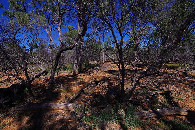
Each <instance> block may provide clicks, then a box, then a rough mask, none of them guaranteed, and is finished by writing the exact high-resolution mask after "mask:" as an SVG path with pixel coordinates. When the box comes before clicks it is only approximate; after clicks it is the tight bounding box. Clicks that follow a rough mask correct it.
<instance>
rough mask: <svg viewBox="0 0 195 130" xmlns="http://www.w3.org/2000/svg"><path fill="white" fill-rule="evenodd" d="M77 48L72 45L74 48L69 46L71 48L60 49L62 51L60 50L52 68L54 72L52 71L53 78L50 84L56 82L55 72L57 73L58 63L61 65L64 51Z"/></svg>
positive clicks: (63, 47) (51, 77)
mask: <svg viewBox="0 0 195 130" xmlns="http://www.w3.org/2000/svg"><path fill="white" fill-rule="evenodd" d="M74 47H75V45H72V46H69V47H65V46H62V47H60V49H59V50H58V52H57V54H56V56H55V59H54V65H53V67H52V70H51V76H50V84H51V85H52V84H54V82H55V72H56V69H57V67H58V63H59V60H60V57H61V54H62V53H63V52H64V51H67V50H72V49H73V48H74Z"/></svg>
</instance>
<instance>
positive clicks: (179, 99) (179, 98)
mask: <svg viewBox="0 0 195 130" xmlns="http://www.w3.org/2000/svg"><path fill="white" fill-rule="evenodd" d="M177 99H179V100H182V101H183V100H186V99H184V98H181V97H177Z"/></svg>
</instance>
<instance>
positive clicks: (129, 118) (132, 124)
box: [124, 105, 142, 128]
mask: <svg viewBox="0 0 195 130" xmlns="http://www.w3.org/2000/svg"><path fill="white" fill-rule="evenodd" d="M135 112H136V110H135V108H134V107H133V106H131V105H129V106H127V110H126V114H125V119H124V122H125V125H126V127H127V128H136V127H139V126H140V125H141V124H142V122H141V121H140V120H139V119H137V118H136V116H135Z"/></svg>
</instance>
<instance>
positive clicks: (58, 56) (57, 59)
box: [50, 49, 63, 84]
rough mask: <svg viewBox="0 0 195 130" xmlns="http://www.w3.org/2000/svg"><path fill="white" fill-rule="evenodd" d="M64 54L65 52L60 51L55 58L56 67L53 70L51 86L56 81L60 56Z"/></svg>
mask: <svg viewBox="0 0 195 130" xmlns="http://www.w3.org/2000/svg"><path fill="white" fill-rule="evenodd" d="M62 52H63V51H62V50H61V49H60V50H59V51H58V52H57V54H56V56H55V60H54V65H53V67H52V70H51V76H50V84H53V83H54V81H55V72H56V69H57V67H58V62H59V60H60V56H61V53H62Z"/></svg>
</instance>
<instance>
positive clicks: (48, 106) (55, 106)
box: [16, 103, 76, 111]
mask: <svg viewBox="0 0 195 130" xmlns="http://www.w3.org/2000/svg"><path fill="white" fill-rule="evenodd" d="M75 106H76V105H75V104H73V103H29V104H27V105H26V106H24V107H21V108H18V109H16V110H17V111H30V110H66V111H74V108H75Z"/></svg>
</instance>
